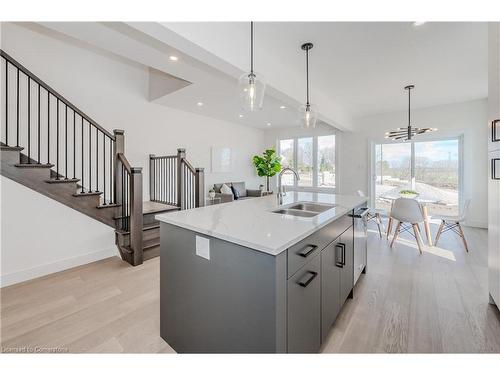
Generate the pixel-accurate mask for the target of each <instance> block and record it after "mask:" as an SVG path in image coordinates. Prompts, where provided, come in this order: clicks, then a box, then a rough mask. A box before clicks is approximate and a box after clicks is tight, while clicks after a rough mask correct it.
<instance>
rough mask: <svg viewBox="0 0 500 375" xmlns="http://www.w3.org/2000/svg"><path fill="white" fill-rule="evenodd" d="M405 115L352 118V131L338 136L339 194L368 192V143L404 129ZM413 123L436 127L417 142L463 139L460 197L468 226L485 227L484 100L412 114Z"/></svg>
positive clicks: (485, 117) (485, 133) (485, 120)
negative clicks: (467, 204) (464, 199)
mask: <svg viewBox="0 0 500 375" xmlns="http://www.w3.org/2000/svg"><path fill="white" fill-rule="evenodd" d="M406 116H407V114H406V112H394V113H387V114H380V115H374V116H367V117H363V118H358V119H355V128H356V131H354V132H352V133H342V134H341V136H340V139H339V140H338V142H339V143H340V144H341V148H340V150H341V152H340V156H339V159H340V160H339V167H340V182H339V185H340V191H341V192H342V193H345V194H355V193H356V190H358V189H361V190H364V191H366V192H369V188H370V186H369V174H370V173H371V171H370V151H369V150H370V144H371V142H376V141H386V140H385V139H384V134H385V132H386V131H389V130H393V129H396V128H398V127H401V126H406V122H407V117H406ZM412 118H413V123H414V124H415V125H416V126H421V127H436V128H438V129H439V130H438V131H437V132H435V133H430V134H426V135H423V136H420V137H419V139H422V140H424V139H429V140H431V139H440V138H446V137H456V136H463V173H464V175H463V180H464V186H463V196H464V197H470V198H471V199H472V202H471V208H470V215H469V220H468V224H469V225H471V226H479V227H486V225H487V207H488V201H487V173H488V169H487V168H488V166H487V153H486V149H487V138H488V137H487V131H488V128H487V100H486V99H482V100H474V101H469V102H465V103H455V104H448V105H442V106H436V107H429V108H423V109H416V110H413V111H412Z"/></svg>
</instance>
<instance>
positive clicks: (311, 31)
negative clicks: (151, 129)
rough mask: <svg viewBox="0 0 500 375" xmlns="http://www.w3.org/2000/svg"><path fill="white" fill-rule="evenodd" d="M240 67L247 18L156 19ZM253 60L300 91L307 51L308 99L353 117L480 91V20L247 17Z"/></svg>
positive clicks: (483, 32)
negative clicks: (306, 46) (409, 90)
mask: <svg viewBox="0 0 500 375" xmlns="http://www.w3.org/2000/svg"><path fill="white" fill-rule="evenodd" d="M163 25H164V26H165V27H167V28H169V29H171V30H173V31H175V32H177V33H178V34H180V35H183V36H184V37H186V38H187V39H189V40H191V41H192V42H194V43H196V44H198V45H200V46H202V47H203V48H205V49H207V50H208V51H211V52H213V53H214V54H215V55H217V56H219V57H221V58H223V59H225V60H226V61H228V62H230V63H231V64H233V65H235V66H237V67H239V68H240V69H248V61H249V60H248V59H249V57H248V55H249V51H248V44H249V41H248V38H249V24H248V23H215V22H212V23H163ZM254 29H255V66H256V70H257V71H260V72H262V73H263V74H264V75H265V76H266V77H268V81H269V82H271V83H272V84H273V85H274V86H276V87H277V88H279V89H283V90H284V91H285V92H286V93H287V94H289V95H291V96H292V97H298V98H300V96H302V97H303V92H304V81H305V64H304V53H303V51H301V50H300V48H299V46H300V45H301V44H302V43H303V42H306V41H311V42H313V43H314V48H313V49H312V50H311V52H310V70H311V73H310V79H311V99H312V101H313V102H316V104H318V109H319V111H320V112H324V113H326V114H327V115H328V117H330V118H335V114H332V113H330V109H331V108H332V107H333V108H340V109H341V110H343V111H345V112H347V114H348V116H351V117H359V116H364V115H369V114H375V113H383V112H391V111H396V110H402V109H405V108H406V105H407V101H406V97H405V95H404V93H405V92H404V90H403V87H404V86H405V85H406V84H408V83H413V84H415V85H416V89H415V91H414V92H413V93H414V101H413V102H414V104H415V107H428V106H434V105H439V104H444V103H453V102H460V101H466V100H472V99H478V98H483V97H486V96H487V43H488V40H487V24H486V23H471V22H469V23H445V22H437V23H435V22H432V23H425V24H423V25H421V26H414V25H413V23H409V22H405V23H403V22H345V23H344V22H263V23H255V25H254Z"/></svg>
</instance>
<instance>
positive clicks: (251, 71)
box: [250, 21, 253, 75]
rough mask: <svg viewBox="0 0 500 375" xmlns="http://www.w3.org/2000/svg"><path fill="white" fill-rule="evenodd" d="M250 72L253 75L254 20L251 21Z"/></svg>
mask: <svg viewBox="0 0 500 375" xmlns="http://www.w3.org/2000/svg"><path fill="white" fill-rule="evenodd" d="M250 74H251V75H253V21H251V22H250Z"/></svg>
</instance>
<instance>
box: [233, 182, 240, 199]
mask: <svg viewBox="0 0 500 375" xmlns="http://www.w3.org/2000/svg"><path fill="white" fill-rule="evenodd" d="M231 190H232V191H233V197H234V199H235V200H236V199H238V198H239V197H240V193H239V192H238V190H236V188H235V187H234V186H233V185H231Z"/></svg>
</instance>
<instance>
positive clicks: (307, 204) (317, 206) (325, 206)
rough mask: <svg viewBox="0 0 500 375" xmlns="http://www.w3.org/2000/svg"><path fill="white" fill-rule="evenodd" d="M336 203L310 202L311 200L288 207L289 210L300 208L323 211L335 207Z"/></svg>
mask: <svg viewBox="0 0 500 375" xmlns="http://www.w3.org/2000/svg"><path fill="white" fill-rule="evenodd" d="M336 206H337V205H336V204H326V203H312V202H300V203H297V204H294V205H293V206H290V207H288V209H290V210H301V211H312V212H318V213H320V212H325V211H326V210H329V209H330V208H334V207H336Z"/></svg>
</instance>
